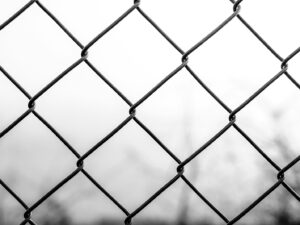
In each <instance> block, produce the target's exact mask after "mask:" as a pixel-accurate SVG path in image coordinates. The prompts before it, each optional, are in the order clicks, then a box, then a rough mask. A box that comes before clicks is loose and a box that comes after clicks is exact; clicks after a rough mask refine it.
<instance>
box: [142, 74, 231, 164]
mask: <svg viewBox="0 0 300 225" xmlns="http://www.w3.org/2000/svg"><path fill="white" fill-rule="evenodd" d="M137 117H138V118H139V119H140V120H141V121H142V122H143V123H144V124H145V125H146V126H147V127H149V129H150V130H151V131H152V132H153V133H154V134H155V135H156V136H157V137H158V138H159V139H160V140H161V141H162V142H163V143H164V144H165V145H166V146H167V147H168V148H169V149H170V150H171V151H172V152H173V153H174V154H175V155H176V156H178V157H179V158H180V159H185V158H186V157H188V156H189V155H190V154H192V152H193V151H194V150H195V149H197V148H198V147H199V146H200V145H201V144H202V143H203V142H204V141H205V140H208V139H209V138H210V137H212V136H213V135H214V134H216V133H217V132H218V131H219V130H220V129H222V128H223V127H224V126H225V125H226V124H227V123H228V119H227V118H228V113H227V112H226V111H225V110H224V109H223V108H222V107H221V106H220V105H219V104H218V103H217V102H216V101H215V100H214V99H213V98H212V97H211V96H210V95H209V94H208V93H207V92H206V91H205V90H204V89H203V88H202V86H200V85H199V84H198V83H197V82H196V80H195V79H194V78H193V77H192V76H191V75H190V74H189V73H188V72H187V71H186V70H185V69H183V70H182V71H180V72H179V73H178V74H176V75H175V76H174V77H173V78H171V79H170V80H169V81H168V82H167V83H165V84H164V86H162V87H161V88H160V89H159V90H158V91H157V92H156V93H154V94H153V95H152V96H151V97H150V98H148V99H147V100H146V101H145V102H143V103H142V104H141V105H140V106H139V107H138V108H137Z"/></svg>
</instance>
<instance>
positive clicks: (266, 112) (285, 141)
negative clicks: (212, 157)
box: [237, 75, 300, 167]
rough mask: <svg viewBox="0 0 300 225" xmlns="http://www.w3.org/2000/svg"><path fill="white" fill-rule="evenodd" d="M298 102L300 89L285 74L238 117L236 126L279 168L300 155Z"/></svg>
mask: <svg viewBox="0 0 300 225" xmlns="http://www.w3.org/2000/svg"><path fill="white" fill-rule="evenodd" d="M299 100H300V92H299V90H298V89H297V88H296V87H295V86H294V85H293V84H291V82H290V81H289V80H288V79H287V78H286V77H285V76H284V75H282V77H280V78H279V79H278V80H276V81H275V82H274V83H273V84H271V85H270V86H269V87H268V88H267V89H266V90H265V91H264V92H262V93H261V94H260V95H259V96H257V97H256V98H255V99H254V100H253V101H252V102H251V103H249V104H248V105H247V106H246V107H245V108H244V109H242V110H241V111H240V112H239V113H238V115H237V117H238V119H237V124H238V125H240V127H241V128H242V129H243V130H244V131H245V132H246V133H247V134H248V135H249V136H250V137H251V138H252V139H253V140H254V141H255V142H256V143H257V144H258V146H259V147H261V148H262V149H263V150H264V151H265V152H266V153H267V154H268V155H269V156H270V157H271V158H272V159H273V160H274V161H275V162H276V163H278V164H279V166H280V167H283V166H285V165H286V164H287V163H289V162H290V161H292V160H293V159H294V158H295V157H296V156H297V155H299V151H298V148H299V147H300V142H299V135H298V133H299V132H298V128H299V125H300V119H299V116H298V115H299V112H300V104H299Z"/></svg>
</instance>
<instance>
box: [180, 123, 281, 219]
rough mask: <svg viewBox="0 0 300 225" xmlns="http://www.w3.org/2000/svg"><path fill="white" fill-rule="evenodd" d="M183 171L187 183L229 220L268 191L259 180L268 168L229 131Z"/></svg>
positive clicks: (237, 136)
mask: <svg viewBox="0 0 300 225" xmlns="http://www.w3.org/2000/svg"><path fill="white" fill-rule="evenodd" d="M185 167H186V169H185V175H186V177H187V178H188V179H189V180H190V182H191V183H192V184H193V185H194V186H195V187H196V188H197V189H198V190H199V191H200V192H201V193H202V194H203V195H204V196H206V198H207V199H208V200H209V201H210V202H211V203H212V204H213V205H214V206H215V207H217V209H219V210H220V211H221V212H223V214H224V215H225V216H226V217H229V218H231V217H233V216H234V215H236V214H237V213H238V212H239V211H240V209H241V208H244V207H246V206H247V205H248V204H249V203H250V202H251V201H253V200H254V199H256V198H257V197H258V196H259V193H261V192H262V190H265V189H266V187H268V184H269V183H268V182H262V180H261V179H260V176H261V174H264V173H265V172H264V170H265V168H270V167H271V166H270V165H269V164H268V163H267V162H266V161H265V160H264V159H263V158H262V157H261V156H260V155H259V154H258V153H257V152H256V151H255V149H254V148H253V147H252V146H251V145H250V144H249V143H248V142H247V141H246V140H245V139H244V138H243V137H242V136H241V135H240V134H239V133H238V132H237V131H236V130H235V129H233V128H231V129H229V130H228V131H226V132H225V133H224V134H223V135H222V136H221V137H220V138H219V139H217V140H216V141H215V142H214V143H212V144H211V145H210V146H209V147H208V148H206V149H205V150H204V151H203V152H202V153H200V154H199V155H198V156H197V157H196V158H194V159H193V160H192V161H191V162H189V163H188V164H187V165H186V166H185ZM275 172H276V171H275ZM275 172H274V176H273V180H274V182H275V181H277V179H276V173H275ZM228 205H230V207H228Z"/></svg>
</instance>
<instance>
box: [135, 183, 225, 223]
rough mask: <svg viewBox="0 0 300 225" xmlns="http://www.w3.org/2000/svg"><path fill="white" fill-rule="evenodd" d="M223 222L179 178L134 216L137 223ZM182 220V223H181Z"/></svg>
mask: <svg viewBox="0 0 300 225" xmlns="http://www.w3.org/2000/svg"><path fill="white" fill-rule="evenodd" d="M139 222H140V224H160V223H159V222H161V224H223V223H224V222H223V221H222V219H221V218H220V217H219V216H218V215H217V214H216V213H215V212H214V211H213V210H212V209H210V208H209V207H208V206H207V205H206V203H204V202H203V201H202V200H201V199H200V198H199V197H198V195H196V193H195V192H193V190H192V189H191V188H190V187H188V186H187V184H186V183H185V182H184V181H183V180H181V179H179V180H177V181H176V182H175V183H173V184H172V185H171V186H170V187H169V188H168V189H167V190H165V191H164V192H163V193H161V194H160V195H159V196H158V197H157V198H156V199H155V200H153V201H152V202H151V203H150V204H149V205H148V206H147V207H146V208H144V209H143V210H142V211H141V212H140V213H138V214H137V215H136V216H135V217H134V218H133V223H137V224H139ZM180 222H181V223H180Z"/></svg>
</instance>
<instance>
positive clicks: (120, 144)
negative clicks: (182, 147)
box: [85, 121, 177, 211]
mask: <svg viewBox="0 0 300 225" xmlns="http://www.w3.org/2000/svg"><path fill="white" fill-rule="evenodd" d="M85 161H86V162H85V166H86V168H87V171H88V172H90V174H91V175H92V176H93V177H95V178H96V180H97V181H99V182H100V183H101V184H103V186H104V188H106V190H108V191H109V192H110V193H111V194H112V195H113V196H115V198H116V199H118V200H119V201H120V203H121V204H123V205H124V207H126V208H127V209H128V210H129V211H132V210H133V209H135V208H136V207H137V206H139V205H140V204H141V203H142V202H143V201H145V200H146V199H147V198H149V196H150V195H151V193H154V192H155V191H156V190H158V188H160V187H161V186H162V185H163V184H164V183H166V182H167V181H168V180H169V179H170V178H171V177H173V175H174V171H176V165H177V164H176V163H175V162H174V160H173V159H172V158H171V157H170V156H169V155H167V154H166V153H165V152H164V151H163V150H162V149H161V148H160V146H159V145H158V144H157V143H156V142H155V141H154V140H153V139H152V138H151V137H150V136H148V134H147V133H145V132H144V131H143V130H142V129H141V128H140V127H139V126H138V125H137V124H136V123H135V122H134V121H131V122H129V123H128V124H127V125H126V126H125V127H124V128H123V129H121V130H120V131H119V132H118V133H117V134H115V136H113V137H112V138H111V139H109V140H108V141H107V142H106V143H105V144H104V145H103V146H101V147H99V148H98V149H97V150H96V151H95V152H94V153H93V154H92V155H90V156H89V157H88V158H87V159H86V160H85Z"/></svg>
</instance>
